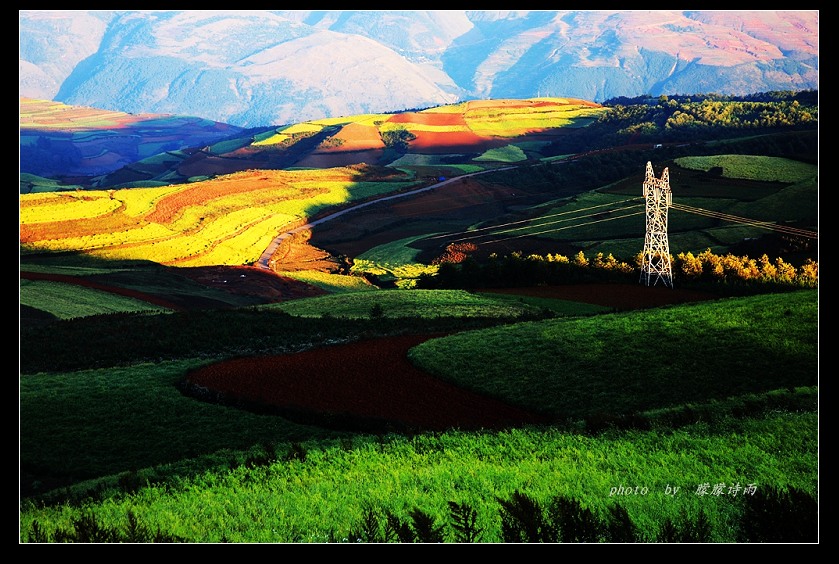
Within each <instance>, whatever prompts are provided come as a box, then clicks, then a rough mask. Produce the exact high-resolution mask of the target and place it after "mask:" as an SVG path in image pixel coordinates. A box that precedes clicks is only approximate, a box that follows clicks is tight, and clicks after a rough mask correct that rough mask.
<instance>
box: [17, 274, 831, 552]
mask: <svg viewBox="0 0 839 564" xmlns="http://www.w3.org/2000/svg"><path fill="white" fill-rule="evenodd" d="M398 294H401V292H396V293H394V295H398ZM817 303H818V295H817V291H815V290H804V291H796V292H790V293H784V294H776V295H765V296H753V297H749V298H737V299H727V300H720V301H717V302H709V303H704V304H692V305H686V306H674V307H667V308H660V309H657V310H649V311H642V312H635V313H625V314H624V313H622V314H604V315H599V316H596V317H591V318H589V317H586V318H580V319H570V320H569V319H553V320H545V321H540V322H528V323H522V324H516V325H509V326H504V327H498V328H493V329H487V330H481V331H474V332H469V333H463V334H460V335H454V336H450V337H446V338H443V339H440V340H435V341H429V342H427V343H426V344H425V345H422V346H420V347H419V348H417V349H414V352H415V355H416V356H417V357H418V358H419V357H421V356H423V355H430V353H432V352H434V351H435V348H436V347H441V346H445V347H448V350H447V352H445V353H442V354H444V355H448V357H449V359H450V361H449V363H448V365H447V366H446V367H445V368H446V369H445V370H444V369H442V368H440V367H439V366H438V368H437V369H436V371H438V372H440V373H441V374H442V373H445V374H448V376H447V378H454V379H457V380H458V381H459V382H460V383H461V384H463V385H466V386H469V387H472V388H475V389H480V388H482V387H484V388H487V389H491V390H492V393H493V395H496V396H499V397H504V398H506V399H508V400H510V401H515V402H516V403H519V404H523V405H527V406H529V407H531V408H538V409H541V410H543V411H545V410H547V411H548V412H550V411H551V410H553V413H554V414H555V415H556V416H557V419H558V421H557V424H556V425H554V426H550V427H542V428H519V429H509V430H506V431H501V432H461V431H458V430H451V431H449V432H445V433H422V434H417V435H413V436H402V435H393V434H388V435H380V436H372V435H356V434H351V433H337V432H327V431H325V430H321V429H318V428H315V427H306V426H302V425H296V424H292V423H291V422H289V421H286V420H284V419H282V418H280V417H272V416H266V415H255V414H252V413H247V412H243V411H240V410H237V409H235V408H231V407H224V406H219V405H211V404H204V403H201V402H196V401H195V400H192V399H190V398H187V397H184V396H182V395H181V394H180V393H179V392H178V391H177V389H176V387H175V384H176V383H177V381H178V380H179V379H180V378H181V377H182V375H183V374H184V373H185V372H186V371H187V370H188V369H189V368H191V367H194V366H197V365H199V364H200V363H201V362H202V361H198V360H194V361H188V360H185V361H178V362H161V363H149V364H137V365H133V366H126V367H123V368H118V369H97V370H84V371H80V372H67V373H38V374H31V375H26V376H24V377H23V378H22V379H21V421H22V422H25V423H26V424H25V425H22V428H21V465H22V478H26V477H32V476H45V477H49V476H51V475H54V476H56V477H62V478H63V479H65V480H66V479H67V478H73V480H71V481H72V482H73V483H74V485H72V486H71V487H68V488H66V489H65V488H62V489H54V490H51V491H44V492H43V493H42V494H40V495H38V492H37V491H31V490H37V486H38V484H29V486H30V487H31V490H30V491H28V492H27V495H26V496H25V497H24V498H23V499H22V501H21V506H20V540H21V542H60V540H59V539H60V538H64V539H66V538H67V535H68V534H69V533H68V532H69V531H73V530H74V528H75V530H79V529H85V530H87V531H88V532H90V531H91V530H93V531H98V530H104V529H102V528H105V529H111V530H116V529H119V530H127V529H131V528H132V527H134V529H132V530H134V531H135V532H136V527H137V526H138V522H139V523H140V525H141V526H142V527H145V528H147V529H148V530H151V531H158V532H159V533H160V534H162V535H163V536H162V537H161V539H164V540H165V539H170V540H171V539H174V540H178V541H185V542H294V543H304V542H331V541H335V542H340V541H344V540H346V541H347V542H349V541H353V540H357V539H359V538H361V539H363V538H365V537H364V536H363V535H362V532H363V531H365V530H367V529H369V525H370V523H371V521H370V518H371V516H374V515H380V516H384V515H391V516H393V517H395V518H396V519H401V520H402V521H403V522H408V521H410V520H411V519H416V518H417V516H419V515H420V514H419V513H417V512H418V511H419V512H421V514H422V515H424V516H425V517H426V518H428V519H430V520H431V523H432V524H433V525H434V526H435V527H437V528H438V530H439V533H440V534H441V535H442V537H441V539H442V540H443V541H444V542H456V540H457V538H458V536H457V534H456V528H455V527H454V524H453V521H452V517H451V507H452V506H451V503H455V504H462V505H463V506H468V507H469V508H471V509H472V510H474V512H475V513H474V515H473V516H474V519H475V521H474V526H475V530H476V531H477V532H479V536H478V537H477V538H476V539H475V540H477V541H478V542H503V541H504V538H505V537H504V535H505V525H504V523H505V520H504V518H503V515H504V514H503V511H502V507H503V505H502V502H504V501H507V500H510V499H511V498H513V497H514V496H516V495H517V494H519V493H523V494H525V495H527V496H530V497H531V498H532V499H534V500H536V501H537V502H539V503H543V504H548V502H549V501H550V500H551V499H552V498H553V497H555V496H558V495H562V496H568V497H570V498H573V499H575V500H578V501H579V502H580V503H581V505H582V506H583V507H584V508H586V509H588V510H591V511H592V512H593V513H594V514H595V515H599V516H601V517H603V516H606V515H608V514H609V512H610V511H613V510H614V509H615V507H616V506H620V507H621V508H623V509H625V510H626V512H627V515H628V517H629V519H631V521H632V523H633V524H634V526H636V527H637V529H638V531H637V537H636V540H640V541H655V540H656V539H658V538H661V535H662V534H663V527H664V528H666V527H665V523H667V522H668V520H670V521H672V522H681V521H684V520H685V519H688V520H691V519H693V520H697V519H699V520H702V519H704V520H705V521H703V522H704V523H705V530H706V532H707V534H708V536H707V540H708V541H710V542H735V541H737V540H738V538H739V535H740V528H741V526H742V524H743V522H744V514H745V511H746V504H747V503H748V499H749V498H748V497H747V496H748V495H749V494H746V493H744V488H747V487H749V488H754V490H756V491H757V492H758V493H761V492H763V491H766V490H767V489H770V488H777V489H780V490H787V489H795V490H799V491H802V492H805V493H806V494H807V495H809V496H811V497H812V498H817V497H818V455H819V444H818V443H819V441H818V430H819V425H818V423H819V422H818V411H817V401H818V388H817V375H818V363H817V341H818V334H817V312H818V309H817ZM167 317H168V316H167ZM594 319H597V320H598V323H597V324H592V323H591V322H592V321H593V320H594ZM508 332H509V333H508ZM476 337H477V338H476ZM502 341H503V342H504V343H507V345H506V348H505V349H503V350H499V351H498V352H497V353H496V352H494V351H495V349H496V348H497V347H499V346H501V342H502ZM426 347H428V349H427V350H426ZM562 351H575V355H570V354H568V353H567V352H566V353H563V352H562ZM694 351H697V352H694ZM699 352H701V353H702V354H701V355H700V354H699ZM656 355H659V358H661V356H662V355H663V357H664V358H666V359H667V361H666V363H664V362H662V363H661V366H656V365H655V363H649V364H648V365H647V366H648V369H647V370H646V371H645V372H640V374H641V375H642V376H645V377H646V378H649V379H650V381H651V382H653V383H654V385H640V384H639V383H634V384H633V382H631V381H628V380H626V378H629V377H630V376H631V375H632V374H638V373H639V371H638V370H637V360H638V359H639V358H655V357H656ZM429 357H433V355H430V356H429ZM467 357H476V358H474V359H471V360H470V359H469V358H467ZM555 357H556V360H550V359H553V358H555ZM572 357H573V358H572ZM575 359H577V360H575ZM522 362H524V363H529V364H527V365H526V366H528V370H526V371H524V370H522V369H521V366H522V365H520V364H516V365H515V366H518V369H517V370H509V368H510V366H513V364H511V363H522ZM470 363H471V364H470ZM464 367H465V368H464ZM557 374H561V375H562V376H563V378H558V377H557ZM503 375H506V376H503ZM525 375H527V378H525ZM581 375H582V376H581ZM665 375H666V376H667V377H668V378H669V379H667V380H659V379H660V378H663V377H664V376H665ZM580 377H583V378H584V382H585V386H589V387H591V388H592V389H596V390H601V393H599V394H591V395H590V396H586V395H585V394H580V395H577V396H574V395H573V394H572V393H571V391H570V390H563V389H562V385H563V384H562V380H569V381H572V380H574V379H579V378H580ZM610 388H611V391H610ZM585 389H588V388H585ZM628 411H629V412H633V413H634V415H636V416H637V417H640V419H641V422H642V423H643V424H640V425H629V426H624V425H621V424H620V423H621V420H620V419H615V420H614V421H613V422H615V423H617V424H615V425H600V426H597V425H593V424H592V423H593V422H596V421H595V420H596V419H597V417H598V416H599V415H601V414H610V415H613V416H615V415H619V414H624V413H627V412H628ZM562 417H567V419H565V420H564V422H562V421H560V420H559V419H561V418H562ZM627 427H628V428H627ZM604 429H605V430H604ZM62 473H63V476H60V475H61V474H62ZM705 485H707V486H708V489H707V490H704V489H703V486H705ZM47 486H48V484H43V486H42V487H43V488H45V489H46V488H47ZM676 488H678V489H676ZM714 488H717V489H718V493H717V494H712V493H710V492H712V491H713V489H714ZM630 490H631V491H632V492H633V493H627V492H628V491H630ZM702 492H704V493H702ZM382 518H383V517H382ZM416 522H417V521H414V523H415V524H416ZM132 523H133V525H132ZM62 535H64V536H63V537H62Z"/></svg>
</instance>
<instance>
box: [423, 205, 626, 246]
mask: <svg viewBox="0 0 839 564" xmlns="http://www.w3.org/2000/svg"><path fill="white" fill-rule="evenodd" d="M639 199H640V198H627V199H625V200H619V201H617V202H609V203H606V204H598V205H596V206H588V207H585V208H579V209H576V210H570V211H565V212H559V213H552V214H549V215H543V216H541V217H539V218H537V219H522V220H519V221H510V222H507V223H500V224H498V225H491V226H488V227H480V228H478V229H471V230H467V231H460V232H454V233H444V234H442V235H435V236H433V237H426V239H446V238H450V237H453V236H457V235H465V234H470V235H471V234H473V233H477V232H479V231H488V230H491V231H492V232H490V233H488V234H486V235H475V236H470V237H463V238H460V239H452V241H465V240H468V239H476V238H478V237H486V236H491V235H497V234H500V233H508V232H510V231H517V230H519V229H528V228H539V227H543V226H545V225H551V224H554V223H561V222H563V221H571V220H574V219H583V218H586V217H592V216H595V215H597V214H600V213H611V212H612V211H619V210H622V209H630V208H633V207H637V206H626V207H623V208H616V209H614V210H606V211H601V212H597V213H593V214H586V215H582V216H578V217H572V218H568V219H562V220H558V221H553V222H548V223H540V224H537V225H532V223H533V222H534V221H542V220H545V219H550V218H552V217H559V216H562V215H568V214H577V213H580V212H583V211H588V210H593V209H597V208H602V207H606V206H615V205H618V204H622V203H625V202H630V201H633V200H639ZM639 205H640V204H639ZM522 223H527V224H531V225H526V226H524V227H517V228H515V229H508V230H502V231H498V229H499V228H503V227H508V226H510V225H520V224H522Z"/></svg>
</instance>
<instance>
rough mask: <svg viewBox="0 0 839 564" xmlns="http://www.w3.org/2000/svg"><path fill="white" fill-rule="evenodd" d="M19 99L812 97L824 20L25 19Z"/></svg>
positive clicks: (382, 104) (281, 113) (233, 119)
mask: <svg viewBox="0 0 839 564" xmlns="http://www.w3.org/2000/svg"><path fill="white" fill-rule="evenodd" d="M19 22H20V59H19V90H20V95H21V96H22V97H28V98H35V99H44V100H54V101H58V102H62V103H65V104H72V105H77V106H92V107H96V108H101V109H105V110H112V111H120V112H128V113H156V114H161V113H163V114H181V115H193V116H200V117H202V118H205V119H209V120H214V121H217V122H224V123H227V124H231V125H234V126H238V127H262V126H268V125H281V124H288V123H297V122H300V121H304V120H310V119H319V118H325V117H335V116H345V115H354V114H363V113H368V112H391V111H401V110H405V109H414V108H423V107H429V106H436V105H443V104H451V103H455V102H458V101H462V100H470V99H478V98H482V99H485V98H530V97H542V96H566V97H575V98H581V99H586V100H593V101H595V102H602V101H605V100H608V99H610V98H614V97H619V96H637V95H642V94H651V95H654V96H658V95H661V94H665V95H670V94H693V93H709V92H716V93H720V94H733V95H743V94H748V93H753V92H762V91H771V90H806V89H817V88H818V69H819V67H818V61H819V58H818V54H819V34H818V24H819V12H818V10H809V11H806V10H805V11H762V10H741V11H704V10H699V11H685V10H629V11H611V10H610V11H601V10H591V11H589V10H576V11H559V10H552V11H529V10H492V11H489V10H477V11H476V10H409V11H386V10H373V11H356V10H352V11H343V10H337V11H332V10H326V11H316V10H274V11H256V10H239V11H203V10H194V11H193V10H180V11H162V10H149V11H86V10H21V11H20V12H19Z"/></svg>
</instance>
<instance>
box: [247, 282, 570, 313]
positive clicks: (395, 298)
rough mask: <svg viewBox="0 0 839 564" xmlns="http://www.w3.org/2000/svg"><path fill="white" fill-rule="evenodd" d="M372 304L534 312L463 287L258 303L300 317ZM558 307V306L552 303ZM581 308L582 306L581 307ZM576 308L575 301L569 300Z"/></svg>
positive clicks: (365, 309) (415, 309) (390, 309)
mask: <svg viewBox="0 0 839 564" xmlns="http://www.w3.org/2000/svg"><path fill="white" fill-rule="evenodd" d="M374 306H378V307H379V308H381V312H380V315H381V316H383V317H444V316H452V317H513V318H514V317H517V316H521V315H525V314H528V313H529V314H536V313H538V312H539V309H538V308H537V307H536V306H533V305H530V304H528V303H525V302H524V301H517V300H515V299H510V298H507V297H497V298H496V297H495V296H494V295H490V294H473V293H470V292H467V291H465V290H400V289H394V290H379V291H377V292H355V293H351V294H335V295H330V296H318V297H314V298H303V299H299V300H293V301H289V302H285V303H282V304H272V305H267V306H261V307H262V308H265V309H279V310H281V311H284V312H286V313H289V314H291V315H296V316H300V317H323V316H325V315H332V316H335V317H343V318H349V319H359V318H365V317H370V316H371V310H372V308H373V307H374ZM556 307H558V306H556ZM583 307H584V306H583ZM568 309H569V310H571V311H578V310H579V309H581V306H580V305H579V304H574V303H573V302H569V305H568Z"/></svg>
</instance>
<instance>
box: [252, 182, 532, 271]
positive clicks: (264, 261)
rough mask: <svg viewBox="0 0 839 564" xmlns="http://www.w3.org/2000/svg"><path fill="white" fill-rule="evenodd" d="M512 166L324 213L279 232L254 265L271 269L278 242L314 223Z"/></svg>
mask: <svg viewBox="0 0 839 564" xmlns="http://www.w3.org/2000/svg"><path fill="white" fill-rule="evenodd" d="M514 168H518V167H516V166H505V167H501V168H493V169H489V170H480V171H478V172H469V173H466V174H461V175H460V176H454V177H452V178H447V179H446V180H443V181H441V182H437V183H435V184H431V185H430V186H424V187H422V188H417V189H415V190H408V191H407V192H400V193H398V194H391V195H390V196H382V197H381V198H376V199H375V200H367V201H365V202H362V203H360V204H355V205H354V206H350V207H348V208H344V209H342V210H339V211H336V212H333V213H330V214H328V215H325V216H323V217H321V218H319V219H315V220H312V221H310V222H308V223H306V224H305V225H301V226H300V227H296V228H294V229H291V230H289V231H286V232H284V233H281V234H279V235H278V236H277V237H275V238H274V240H273V241H271V244H270V245H268V247H267V248H266V249H265V251H263V253H262V256H260V257H259V260H258V261H257V263H256V266H258V267H259V268H262V269H265V270H273V269H272V268H271V264H270V261H271V257H272V256H273V255H274V251H276V250H277V247H279V246H280V244H281V243H282V242H283V241H284V240H286V239H288V238H289V237H293V236H294V235H296V234H297V233H302V232H303V231H307V230H309V229H311V228H313V227H315V226H316V225H320V224H321V223H326V222H327V221H332V220H334V219H336V218H339V217H341V216H342V215H346V214H348V213H351V212H354V211H356V210H359V209H361V208H366V207H367V206H372V205H374V204H380V203H382V202H386V201H388V200H396V199H397V198H406V197H408V196H414V195H416V194H419V193H421V192H428V191H429V190H434V189H435V188H440V187H441V186H445V185H446V184H451V183H452V182H455V181H461V180H462V179H463V178H467V177H469V176H477V175H479V174H487V173H489V172H498V171H501V170H512V169H514Z"/></svg>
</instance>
